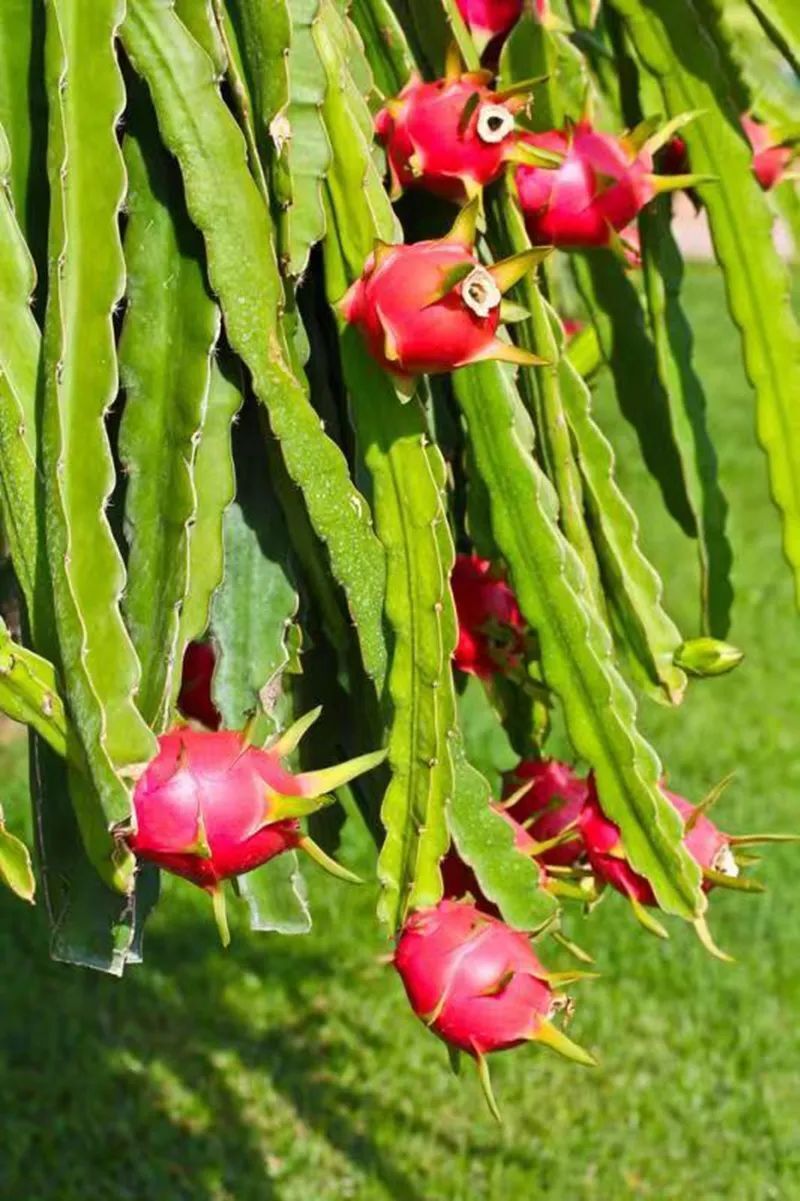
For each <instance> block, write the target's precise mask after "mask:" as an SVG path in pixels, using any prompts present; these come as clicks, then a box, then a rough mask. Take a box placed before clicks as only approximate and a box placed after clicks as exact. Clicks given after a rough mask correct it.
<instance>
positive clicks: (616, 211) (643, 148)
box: [514, 121, 698, 249]
mask: <svg viewBox="0 0 800 1201" xmlns="http://www.w3.org/2000/svg"><path fill="white" fill-rule="evenodd" d="M522 140H523V144H529V145H531V146H533V147H535V148H537V149H539V150H545V151H548V152H551V153H553V154H556V155H560V156H562V162H561V165H560V166H559V167H557V168H556V169H553V168H550V167H542V166H536V165H533V164H531V165H527V164H524V163H523V164H520V165H519V166H518V167H517V168H516V171H515V175H514V179H515V183H516V188H517V193H518V195H519V201H520V205H521V206H522V210H523V212H524V214H525V224H526V226H527V229H528V234H529V236H530V238H531V241H533V242H535V243H537V244H544V243H550V244H552V245H554V246H560V247H566V248H576V249H578V248H586V247H596V246H610V245H613V244H614V243H615V240H616V238H617V236H618V235H619V234H620V233H621V231H623V230H625V229H626V227H627V226H628V225H630V223H631V222H632V221H633V219H634V218H635V217H636V215H637V213H639V212H640V210H641V209H643V208H644V206H645V205H646V204H647V203H648V202H649V201H650V200H652V199H653V197H654V196H656V195H657V194H658V193H660V192H666V191H673V190H675V189H676V188H681V187H687V186H689V184H690V182H697V181H698V177H694V176H687V175H679V176H668V175H656V174H655V173H654V164H653V153H652V149H651V147H653V146H654V145H655V144H656V143H655V140H651V141H650V142H649V143H648V142H644V143H643V144H641V145H638V143H637V142H636V140H635V139H633V140H632V139H631V138H626V137H624V136H623V137H615V136H614V135H612V134H607V133H601V132H600V131H599V130H596V129H594V128H593V127H592V125H591V124H590V122H588V121H581V122H579V123H578V124H576V125H575V126H574V127H573V128H571V129H569V130H565V131H560V130H550V131H549V132H546V133H529V134H524V135H522Z"/></svg>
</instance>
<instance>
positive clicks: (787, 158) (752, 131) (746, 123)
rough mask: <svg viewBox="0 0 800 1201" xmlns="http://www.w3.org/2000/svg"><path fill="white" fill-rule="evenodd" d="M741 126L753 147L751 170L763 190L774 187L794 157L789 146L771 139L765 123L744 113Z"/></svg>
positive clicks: (766, 190)
mask: <svg viewBox="0 0 800 1201" xmlns="http://www.w3.org/2000/svg"><path fill="white" fill-rule="evenodd" d="M742 128H743V129H744V132H745V133H746V134H747V140H748V142H749V143H750V145H751V146H752V148H753V172H754V174H755V177H756V179H757V180H758V182H759V183H760V184H761V187H762V188H763V189H764V191H765V192H768V191H769V190H770V188H774V187H775V185H776V184H777V183H779V182H780V180H781V179H782V177H783V174H784V172H785V171H786V168H787V167H788V166H789V163H790V162H791V161H792V158H793V157H794V150H793V149H792V147H791V146H782V145H780V144H779V143H776V142H774V141H773V139H772V135H771V133H770V131H769V129H768V127H767V126H766V125H762V124H761V122H760V121H755V120H754V119H753V118H752V117H750V116H747V115H746V114H745V115H744V116H743V117H742Z"/></svg>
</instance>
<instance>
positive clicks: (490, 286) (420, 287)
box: [339, 200, 549, 394]
mask: <svg viewBox="0 0 800 1201" xmlns="http://www.w3.org/2000/svg"><path fill="white" fill-rule="evenodd" d="M477 217H478V202H477V200H473V201H470V203H469V204H468V205H466V206H465V207H464V208H463V209H462V210H461V212H460V213H459V215H458V217H457V218H456V221H455V224H454V225H453V227H452V229H451V230H450V232H449V233H448V234H446V235H445V236H444V237H443V238H439V239H436V240H432V241H425V242H414V243H412V244H411V245H404V244H402V243H401V244H398V245H388V244H387V243H383V242H379V243H377V244H376V246H375V250H374V251H373V253H372V254H371V255H370V256H369V258H368V259H367V261H366V263H365V264H364V271H363V273H362V275H361V278H360V279H358V280H356V282H355V283H354V284H353V285H352V287H351V288H349V290H348V291H347V292H346V293H345V295H344V297H343V298H342V300H341V301H340V302H339V311H340V313H341V314H342V316H343V318H344V319H345V321H347V322H349V323H350V324H352V325H355V326H356V327H357V328H358V329H359V330H360V331H361V333H362V335H363V337H364V339H365V341H366V344H367V347H368V349H369V351H370V353H371V354H372V356H373V358H375V359H376V361H377V362H378V363H379V364H380V365H381V366H382V367H383V368H384V369H385V370H386V371H388V372H390V373H391V374H392V375H393V377H394V379H395V381H396V383H397V387H398V390H399V391H400V392H402V393H405V394H410V393H412V392H413V390H414V386H415V377H416V376H418V375H422V374H436V373H439V372H449V371H455V370H456V369H457V368H458V367H464V366H466V365H467V364H469V363H479V362H482V361H484V360H486V359H498V360H500V361H502V362H506V363H524V364H528V365H536V364H540V363H541V362H542V360H541V359H540V358H539V357H538V356H536V355H534V354H531V353H530V352H529V351H527V350H524V349H523V348H522V347H519V346H515V345H514V344H513V343H511V342H504V341H503V340H502V339H501V338H499V337H498V336H497V331H498V328H499V326H500V323H501V321H502V320H503V311H504V302H503V293H505V292H507V291H508V289H509V288H511V287H513V285H514V284H515V283H516V282H517V281H518V280H520V279H521V278H522V277H523V276H524V275H525V274H526V272H528V271H530V270H531V269H532V268H533V267H535V266H536V265H537V264H538V263H539V262H541V260H542V259H543V258H544V256H545V255H546V254H548V253H549V247H537V248H534V249H532V250H526V251H523V252H522V253H521V254H515V255H512V256H511V257H510V258H507V259H503V260H502V261H501V262H499V263H493V264H491V265H490V266H488V267H484V266H483V265H482V264H481V262H480V261H479V259H478V258H477V256H476V254H475V250H474V243H475V233H476V222H477Z"/></svg>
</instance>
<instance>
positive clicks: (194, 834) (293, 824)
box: [119, 710, 385, 945]
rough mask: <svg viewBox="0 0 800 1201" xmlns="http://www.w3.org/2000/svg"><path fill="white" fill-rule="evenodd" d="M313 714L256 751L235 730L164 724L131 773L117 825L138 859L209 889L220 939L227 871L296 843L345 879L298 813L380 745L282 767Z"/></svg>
mask: <svg viewBox="0 0 800 1201" xmlns="http://www.w3.org/2000/svg"><path fill="white" fill-rule="evenodd" d="M318 713H319V710H315V711H314V712H313V713H311V714H309V715H307V716H306V717H305V718H301V719H300V721H299V722H297V723H296V724H295V725H294V726H293V727H292V728H291V729H289V730H287V731H286V732H285V733H284V734H283V735H282V736H281V737H280V738H279V739H278V740H277V742H275V743H274V744H273V745H272V746H270V747H268V748H267V749H264V750H262V749H260V748H258V747H255V746H250V745H248V744H247V742H246V740H245V739H244V738H243V736H242V735H241V734H240V733H237V732H235V731H227V730H223V731H208V730H203V731H199V730H190V729H176V730H172V731H170V732H169V733H167V734H163V735H162V736H161V737H160V738H159V740H158V742H159V748H158V754H157V755H156V756H155V757H154V758H153V759H152V760H151V762H150V763H149V764H148V765H147V767H146V769H145V771H144V773H143V774H142V776H141V777H140V779H139V780H138V782H137V785H136V789H135V791H134V796H133V809H134V814H135V825H134V828H133V829H132V830H129V831H120V832H119V833H120V834H121V835H123V836H124V837H125V839H126V841H127V843H128V845H129V847H130V848H131V850H132V851H134V853H135V854H136V855H137V856H138V858H139V859H141V860H144V861H147V862H150V863H155V864H157V865H158V866H159V867H161V868H164V870H165V871H169V872H174V873H175V874H176V875H179V876H183V877H184V878H185V879H187V880H190V881H191V882H192V883H193V884H197V885H198V886H199V887H201V888H204V889H206V890H207V891H208V892H210V893H211V894H212V896H213V897H214V899H215V911H216V912H217V918H218V922H219V924H220V933H221V935H222V939H223V942H224V943H225V944H226V945H227V942H228V935H227V923H226V922H225V920H224V900H223V899H222V898H223V893H222V891H221V889H220V885H221V883H222V881H223V880H226V879H228V878H229V877H230V876H240V875H244V874H245V873H246V872H249V871H252V870H253V869H254V868H256V867H259V866H260V865H261V864H262V863H266V862H267V861H268V860H269V859H272V858H274V857H275V856H276V855H280V854H282V853H283V852H284V851H288V850H291V849H293V848H295V847H297V848H300V849H301V850H304V851H306V852H307V853H308V854H310V855H311V856H312V858H314V859H316V860H317V861H318V862H320V863H321V864H322V866H324V867H326V868H328V870H330V871H332V872H333V873H334V874H338V875H341V876H343V877H344V878H351V879H352V878H354V877H352V876H351V875H350V873H349V872H347V871H346V870H345V869H344V868H341V867H339V865H338V864H335V863H334V862H333V860H330V859H328V857H327V856H326V855H325V854H324V852H323V851H322V850H321V848H319V847H318V846H317V845H316V844H315V843H313V842H312V841H311V839H310V838H309V837H308V836H307V835H305V834H304V833H303V831H302V829H301V827H300V823H299V820H298V819H299V818H300V817H302V816H304V815H306V814H309V813H313V812H314V811H315V810H317V809H319V808H321V807H322V806H323V805H325V804H327V803H329V799H330V798H328V797H326V796H324V795H323V794H325V793H327V792H329V791H332V790H333V789H335V788H338V787H339V786H340V785H341V784H344V783H346V782H347V781H348V780H352V779H353V778H354V777H355V776H357V775H360V774H361V773H362V772H365V771H369V770H370V769H371V768H373V767H375V766H376V765H377V764H378V763H380V762H381V761H382V760H383V759H384V758H385V751H377V752H374V753H373V754H369V755H362V756H361V757H360V758H358V759H352V760H350V761H349V762H347V763H342V764H339V765H337V766H335V767H329V768H326V769H324V770H322V771H312V772H304V773H302V774H300V775H292V774H291V773H290V772H289V771H288V770H287V769H286V767H285V766H284V764H283V759H284V757H285V756H286V755H288V754H289V753H291V751H292V750H294V748H295V747H296V745H297V743H298V742H299V739H300V737H301V736H302V734H303V733H304V732H305V730H306V729H308V726H309V725H310V724H311V721H313V720H314V718H315V717H316V716H317V715H318Z"/></svg>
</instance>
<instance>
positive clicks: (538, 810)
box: [506, 759, 589, 867]
mask: <svg viewBox="0 0 800 1201" xmlns="http://www.w3.org/2000/svg"><path fill="white" fill-rule="evenodd" d="M525 785H527V787H524V786H525ZM588 795H589V783H588V781H587V780H585V779H583V778H582V777H581V776H577V775H576V774H575V772H574V771H573V770H572V768H571V767H570V766H569V765H568V764H567V763H559V761H558V760H557V759H523V761H522V762H521V763H520V764H518V766H517V767H516V768H515V769H514V771H513V773H512V774H511V775H510V776H509V778H508V781H507V789H506V796H507V798H509V797H511V796H516V797H517V798H518V799H517V800H515V801H514V803H513V804H511V805H509V806H508V808H507V812H508V814H509V816H511V817H513V818H514V820H515V821H517V822H525V828H526V829H527V831H528V832H529V834H530V836H531V838H532V839H533V841H534V842H535V843H552V842H554V843H555V845H551V846H548V848H547V849H546V850H544V851H541V852H539V854H537V859H538V860H539V862H540V863H543V864H550V865H555V866H560V867H569V866H571V865H572V864H573V863H575V861H576V860H577V859H579V858H580V857H581V855H582V854H583V849H584V848H583V841H582V839H581V835H580V832H579V831H576V834H575V837H574V838H568V839H567V840H566V841H560V840H561V839H563V838H564V835H565V831H567V830H569V829H571V828H572V827H574V826H575V825H576V823H577V822H578V820H579V818H580V816H581V814H582V812H583V807H584V805H585V804H586V799H587V797H588ZM506 804H507V805H508V799H507V800H506Z"/></svg>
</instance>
